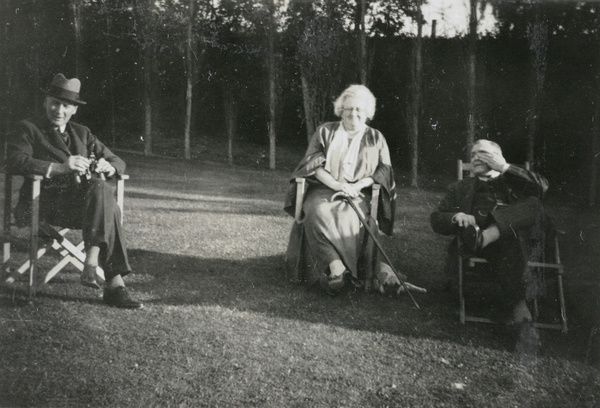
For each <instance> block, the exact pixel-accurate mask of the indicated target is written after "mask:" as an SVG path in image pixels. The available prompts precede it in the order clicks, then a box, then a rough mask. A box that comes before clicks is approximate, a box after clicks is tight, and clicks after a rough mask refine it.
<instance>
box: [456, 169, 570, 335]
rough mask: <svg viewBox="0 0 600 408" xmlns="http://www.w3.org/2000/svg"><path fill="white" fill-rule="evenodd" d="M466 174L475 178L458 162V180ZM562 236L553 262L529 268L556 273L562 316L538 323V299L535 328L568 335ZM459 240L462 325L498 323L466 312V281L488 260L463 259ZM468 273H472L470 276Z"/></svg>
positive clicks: (530, 263) (556, 240)
mask: <svg viewBox="0 0 600 408" xmlns="http://www.w3.org/2000/svg"><path fill="white" fill-rule="evenodd" d="M525 168H526V169H528V170H529V163H527V162H526V163H525ZM465 173H467V174H468V175H469V177H474V174H473V166H472V165H471V164H470V163H463V161H462V160H458V163H457V178H458V180H462V179H463V177H464V174H465ZM561 234H564V232H562V231H557V234H556V236H555V237H554V242H553V247H554V248H553V252H554V261H553V262H533V261H528V262H527V266H529V267H531V268H537V269H538V270H539V271H540V272H541V273H542V274H544V275H543V276H546V272H547V271H549V270H550V271H553V272H554V274H555V278H556V287H557V293H556V297H557V299H558V306H559V309H560V310H559V313H560V316H559V317H558V320H559V322H556V321H555V322H553V323H543V322H539V321H537V319H538V318H539V316H540V311H539V304H538V299H537V298H535V299H533V317H534V320H535V321H534V326H535V327H538V328H541V329H554V330H561V331H563V332H564V333H566V332H567V311H566V307H565V296H564V288H563V274H564V266H563V264H562V262H561V260H560V249H559V245H558V235H561ZM457 239H458V249H459V255H457V256H458V296H459V302H460V322H461V323H462V324H464V323H465V322H479V323H496V322H495V321H494V320H492V319H489V318H486V317H479V316H473V315H469V314H467V312H466V305H465V283H466V282H465V280H466V278H467V276H468V275H471V276H472V277H473V276H474V275H476V272H475V271H474V269H475V267H476V266H477V265H481V264H486V263H487V260H485V259H484V258H478V257H470V258H466V259H464V258H463V257H461V256H460V248H461V242H460V238H457ZM467 271H468V272H470V273H469V274H468V273H467ZM544 282H546V280H545V279H544Z"/></svg>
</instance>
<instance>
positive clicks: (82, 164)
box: [65, 155, 92, 174]
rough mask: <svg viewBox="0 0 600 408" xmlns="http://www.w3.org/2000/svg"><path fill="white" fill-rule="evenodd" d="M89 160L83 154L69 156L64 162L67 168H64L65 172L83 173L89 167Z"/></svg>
mask: <svg viewBox="0 0 600 408" xmlns="http://www.w3.org/2000/svg"><path fill="white" fill-rule="evenodd" d="M91 163H92V162H91V160H90V159H87V158H85V157H83V156H79V155H77V156H69V158H68V159H67V162H66V163H65V164H66V166H67V168H66V169H65V170H66V171H65V174H68V173H77V174H84V173H85V172H86V170H87V169H88V168H89V167H90V164H91Z"/></svg>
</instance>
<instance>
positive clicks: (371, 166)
mask: <svg viewBox="0 0 600 408" xmlns="http://www.w3.org/2000/svg"><path fill="white" fill-rule="evenodd" d="M339 131H342V132H343V127H341V122H329V123H325V124H323V125H321V126H320V127H319V128H318V129H317V130H316V132H315V134H314V136H313V138H312V140H311V142H310V144H309V146H308V149H307V151H306V154H305V156H304V158H303V159H302V160H301V162H300V164H299V165H298V166H297V168H296V170H295V171H294V173H293V175H292V178H291V181H290V187H289V190H288V194H287V197H286V204H285V210H286V212H288V213H289V214H290V215H292V216H293V215H294V212H295V202H296V185H295V179H296V178H298V177H303V178H306V180H307V185H308V190H307V192H306V194H305V196H304V203H303V207H302V223H300V224H296V223H294V225H293V227H292V232H291V234H290V240H289V243H288V249H287V252H286V269H287V274H288V278H289V279H290V280H293V281H306V282H307V283H308V284H309V285H312V284H314V283H315V282H316V281H318V280H319V278H320V277H321V276H322V275H323V274H326V273H327V268H328V266H329V264H330V263H331V262H332V261H334V260H336V259H340V260H341V261H342V262H343V263H344V265H345V267H346V269H347V270H348V271H350V272H351V273H352V276H353V277H354V278H356V279H359V280H360V279H361V278H364V276H363V273H362V266H361V262H360V261H361V255H362V252H363V249H364V245H365V242H366V238H367V233H366V231H365V229H364V227H363V226H362V225H361V222H360V220H359V218H358V216H357V215H356V213H355V212H354V210H353V209H352V207H351V206H350V205H349V204H348V203H347V202H346V201H345V200H342V199H336V200H333V201H332V200H331V198H332V196H333V195H334V194H335V193H336V191H334V190H332V189H330V188H329V187H327V186H325V185H324V184H322V183H321V182H320V181H318V180H317V178H316V177H315V171H316V169H317V168H319V167H324V168H325V169H326V170H328V171H330V173H331V174H332V176H334V178H336V179H338V180H341V179H342V178H343V179H345V180H347V181H348V182H355V181H359V180H361V179H363V178H365V177H371V178H373V180H374V182H375V183H377V184H379V185H381V194H380V202H379V211H378V214H377V221H378V223H379V228H380V230H381V231H382V232H384V233H386V234H388V235H392V232H393V224H394V210H395V183H394V175H393V170H392V166H391V162H390V154H389V149H388V147H387V143H386V141H385V138H384V137H383V135H382V134H381V132H379V131H378V130H376V129H373V128H371V127H369V126H367V127H366V129H365V131H364V133H363V134H362V137H361V139H360V140H358V141H357V143H356V146H355V148H354V151H352V150H353V149H352V147H350V148H349V149H347V150H348V151H347V152H345V151H344V149H343V148H342V149H341V150H342V152H341V154H342V156H344V157H346V158H348V157H349V156H350V159H349V160H344V157H340V146H342V145H341V144H340V142H339V140H340V139H339ZM336 135H337V139H336ZM356 137H358V136H356ZM328 160H329V161H330V162H329V163H328ZM331 162H335V163H331ZM336 164H339V168H338V166H337V165H336ZM332 165H333V168H332ZM344 166H345V167H344ZM362 194H363V196H359V197H356V198H354V199H353V202H354V203H355V204H356V207H357V208H358V209H359V211H362V213H363V215H364V217H365V219H368V218H369V216H370V211H369V203H370V200H371V188H370V187H369V188H365V189H363V191H362Z"/></svg>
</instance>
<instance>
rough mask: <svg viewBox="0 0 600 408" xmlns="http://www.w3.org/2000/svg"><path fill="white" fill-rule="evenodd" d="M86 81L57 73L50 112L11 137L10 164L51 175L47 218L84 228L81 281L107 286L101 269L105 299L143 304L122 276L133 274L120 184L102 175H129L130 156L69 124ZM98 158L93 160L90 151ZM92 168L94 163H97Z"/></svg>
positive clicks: (26, 212) (26, 202) (27, 198)
mask: <svg viewBox="0 0 600 408" xmlns="http://www.w3.org/2000/svg"><path fill="white" fill-rule="evenodd" d="M80 87H81V82H80V81H79V80H78V79H77V78H72V79H67V78H65V76H64V75H62V74H57V75H56V76H55V77H54V79H53V80H52V83H51V85H50V87H49V89H47V90H43V89H42V92H44V94H45V99H44V109H45V113H46V115H45V116H43V117H38V118H34V119H29V120H23V121H21V122H19V123H18V124H17V126H16V129H15V131H14V132H13V133H12V134H11V135H10V137H9V140H8V146H7V157H8V168H9V170H10V171H11V172H14V173H17V174H38V175H42V176H44V180H43V182H42V188H41V192H40V219H41V220H44V221H46V222H48V223H49V224H52V225H57V226H61V227H68V228H77V229H82V235H83V241H84V244H85V252H86V258H85V262H84V269H83V272H82V274H81V284H82V285H84V286H89V287H92V288H100V285H98V283H97V281H96V279H97V268H99V267H101V268H102V269H103V270H104V274H105V278H106V287H105V289H104V302H105V303H107V304H109V305H111V306H116V307H121V308H131V309H137V308H141V307H142V306H143V305H142V303H140V302H138V301H136V300H133V299H132V298H131V297H130V295H129V293H128V292H127V290H126V289H125V283H124V282H123V276H125V275H127V274H128V273H130V272H131V267H130V266H129V260H128V257H127V249H126V246H125V236H124V232H123V227H122V225H121V212H120V209H119V206H118V204H117V202H116V199H115V194H114V187H113V186H112V185H111V184H110V183H109V182H107V181H106V180H104V179H103V177H100V174H104V175H105V177H108V178H111V177H112V176H114V175H115V174H123V172H124V171H125V162H123V160H121V159H120V158H119V157H118V156H116V155H115V154H114V153H113V152H111V151H110V149H108V147H106V146H105V145H104V144H103V143H102V142H100V140H98V138H96V136H94V135H93V134H92V133H91V132H90V130H89V129H88V128H87V127H85V126H82V125H79V124H77V123H73V122H70V119H71V117H72V116H73V115H74V114H75V113H76V112H77V108H78V107H79V106H80V105H84V104H85V102H84V101H83V100H81V99H80V97H79V90H80ZM92 154H93V155H94V156H95V157H96V158H97V160H91V159H90V155H92ZM92 166H93V167H92ZM30 208H31V180H29V179H26V180H25V182H24V184H23V186H22V187H21V192H20V195H19V203H18V204H17V207H16V208H15V217H16V218H17V220H18V221H19V220H20V221H21V223H25V222H27V221H26V220H27V219H29V217H30V216H31V214H30Z"/></svg>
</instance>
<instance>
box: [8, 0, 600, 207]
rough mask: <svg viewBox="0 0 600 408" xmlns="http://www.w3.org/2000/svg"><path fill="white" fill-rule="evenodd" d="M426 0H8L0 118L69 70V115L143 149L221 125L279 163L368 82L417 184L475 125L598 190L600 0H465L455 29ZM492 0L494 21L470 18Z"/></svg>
mask: <svg viewBox="0 0 600 408" xmlns="http://www.w3.org/2000/svg"><path fill="white" fill-rule="evenodd" d="M422 3H423V2H422V1H419V0H404V1H402V0H395V1H392V0H390V1H388V0H380V1H374V0H356V1H355V0H347V1H341V0H340V1H337V0H295V1H283V0H220V1H217V0H55V1H43V0H1V1H0V19H1V22H2V24H1V26H2V28H3V31H2V33H1V43H0V61H1V66H0V70H1V72H0V81H1V84H0V121H1V122H2V123H1V126H2V133H3V134H6V133H7V132H9V131H10V129H11V126H12V125H14V123H15V121H17V120H19V119H22V118H25V117H28V116H31V115H33V114H34V113H36V112H37V113H39V112H40V108H41V103H42V100H41V95H40V93H39V88H40V87H45V86H46V85H47V84H48V83H49V81H50V80H51V78H52V76H53V75H54V74H55V73H57V72H62V73H64V74H65V75H67V77H72V76H77V77H79V78H81V79H82V82H83V89H82V98H83V99H84V100H86V101H87V102H88V105H87V106H86V107H85V108H83V109H80V111H79V113H78V115H77V120H78V121H80V122H82V123H85V124H86V125H88V126H89V127H90V128H92V130H93V131H94V132H95V133H96V134H98V135H99V136H100V137H101V138H102V139H103V140H105V141H106V142H107V144H109V145H112V146H115V147H121V148H125V147H126V148H132V147H134V148H137V149H139V150H140V151H143V152H144V153H145V154H147V155H152V154H153V146H154V145H155V144H156V143H159V142H161V141H164V140H166V139H169V140H176V141H180V144H181V146H182V151H183V152H184V153H183V156H184V158H185V159H190V158H193V157H192V155H191V153H190V149H191V148H190V146H192V145H201V144H202V143H203V141H205V140H210V139H211V138H229V139H230V141H231V143H230V146H231V145H233V144H235V143H237V142H239V141H244V142H249V143H253V144H257V145H263V146H265V148H266V149H267V150H268V151H269V156H270V163H269V166H270V167H271V168H275V163H276V161H275V158H276V155H277V146H282V145H285V146H299V147H302V146H305V145H306V143H307V137H308V135H309V134H311V132H312V130H314V127H315V126H316V125H318V124H319V123H321V122H323V121H326V120H333V119H335V118H334V116H333V113H332V101H333V98H334V97H335V96H336V95H337V94H339V92H341V91H342V90H343V89H344V88H345V87H346V86H347V85H349V84H351V83H360V82H362V83H365V84H367V85H368V86H369V87H370V88H371V90H372V91H373V93H374V94H375V96H376V97H377V99H378V111H377V113H376V115H375V118H374V120H373V122H372V126H374V127H376V128H378V129H380V130H381V131H382V132H383V133H384V135H385V136H386V138H387V139H388V143H389V145H390V147H391V150H392V155H393V161H394V164H395V166H396V168H397V169H398V170H399V171H401V172H407V173H410V174H412V184H413V185H415V186H417V185H418V184H419V178H420V177H422V176H423V175H428V174H439V173H442V172H449V171H453V168H454V163H455V160H456V159H457V158H458V157H464V147H465V146H466V145H467V143H468V142H469V141H472V140H474V139H477V138H482V137H485V138H490V139H493V140H496V141H497V142H499V143H500V144H501V145H502V146H503V148H504V150H505V153H506V156H507V157H508V158H509V159H510V161H513V162H522V161H525V160H529V161H531V162H533V163H534V165H535V167H536V168H537V169H538V170H539V171H541V172H542V173H543V174H545V175H546V176H547V177H548V178H549V179H550V180H551V181H552V182H554V185H555V186H562V187H561V188H560V189H559V190H561V189H562V191H565V192H568V193H569V194H570V196H571V197H575V198H576V199H577V200H578V201H580V202H582V203H586V204H588V205H594V204H596V203H597V202H598V199H599V198H600V197H599V196H598V190H600V189H598V188H596V185H597V181H596V179H597V175H598V161H599V160H600V141H599V140H600V137H599V136H598V134H599V132H600V128H598V126H597V125H596V124H597V123H598V120H599V119H598V118H599V117H600V111H599V110H598V107H600V100H599V98H600V89H599V88H600V81H599V79H600V58H598V57H599V56H600V51H599V50H600V37H599V35H600V34H599V30H598V29H599V27H600V26H599V20H598V12H599V11H600V4H599V3H595V2H585V3H577V2H570V1H569V2H567V1H565V2H543V1H537V2H535V1H517V0H515V1H500V0H495V1H487V2H486V1H483V0H470V2H468V3H469V4H470V5H471V14H470V15H466V16H465V19H467V20H469V23H470V24H469V27H470V29H469V31H468V32H467V33H465V34H464V35H462V36H458V37H452V38H447V37H444V36H442V35H440V34H439V33H435V31H434V23H433V22H432V21H425V20H424V19H423V17H422V14H421V7H422ZM490 4H491V5H492V6H493V10H494V14H495V17H496V20H497V27H496V29H495V30H494V31H493V32H492V33H488V34H485V35H483V34H478V30H477V22H478V18H479V17H480V15H481V10H483V7H485V6H486V5H490ZM408 25H410V26H411V27H413V28H414V27H417V28H418V30H417V34H416V35H415V34H407V32H408V30H406V29H407V28H409V27H408ZM413 31H414V30H413ZM436 34H437V35H436ZM230 160H231V161H232V162H235V157H234V156H233V154H231V157H230Z"/></svg>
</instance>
